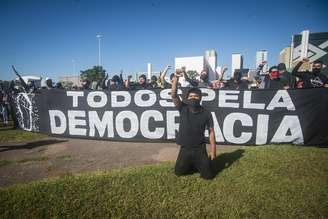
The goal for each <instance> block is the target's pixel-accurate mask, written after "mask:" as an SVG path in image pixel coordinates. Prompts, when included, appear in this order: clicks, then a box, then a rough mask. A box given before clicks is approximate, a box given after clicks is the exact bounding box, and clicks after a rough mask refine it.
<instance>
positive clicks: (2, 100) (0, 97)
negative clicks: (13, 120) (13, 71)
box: [0, 90, 8, 126]
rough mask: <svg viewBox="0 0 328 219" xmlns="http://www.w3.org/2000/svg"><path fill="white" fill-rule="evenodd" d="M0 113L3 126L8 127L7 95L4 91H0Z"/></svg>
mask: <svg viewBox="0 0 328 219" xmlns="http://www.w3.org/2000/svg"><path fill="white" fill-rule="evenodd" d="M0 113H1V118H2V122H3V126H7V125H8V95H7V94H6V92H5V91H4V90H1V91H0Z"/></svg>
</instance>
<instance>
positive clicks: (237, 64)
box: [231, 53, 243, 77]
mask: <svg viewBox="0 0 328 219" xmlns="http://www.w3.org/2000/svg"><path fill="white" fill-rule="evenodd" d="M231 58H232V60H231V77H233V73H234V72H235V69H241V68H242V67H243V66H242V60H241V59H242V58H241V54H239V53H236V54H232V57H231Z"/></svg>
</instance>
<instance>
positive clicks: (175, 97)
mask: <svg viewBox="0 0 328 219" xmlns="http://www.w3.org/2000/svg"><path fill="white" fill-rule="evenodd" d="M181 73H182V72H181V70H177V71H176V73H175V74H174V77H173V80H172V89H171V97H172V100H173V103H174V105H175V107H176V108H178V109H180V108H181V106H182V103H181V100H180V98H179V96H178V94H177V87H178V79H179V77H180V75H181Z"/></svg>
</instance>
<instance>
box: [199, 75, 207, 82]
mask: <svg viewBox="0 0 328 219" xmlns="http://www.w3.org/2000/svg"><path fill="white" fill-rule="evenodd" d="M207 78H208V75H205V74H204V75H201V76H200V79H202V80H203V81H207Z"/></svg>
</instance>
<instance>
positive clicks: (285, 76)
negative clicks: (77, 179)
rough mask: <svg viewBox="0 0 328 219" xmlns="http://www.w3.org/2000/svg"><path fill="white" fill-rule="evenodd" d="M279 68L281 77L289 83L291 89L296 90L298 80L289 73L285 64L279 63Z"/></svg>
mask: <svg viewBox="0 0 328 219" xmlns="http://www.w3.org/2000/svg"><path fill="white" fill-rule="evenodd" d="M277 68H278V71H279V77H280V78H281V79H283V80H285V81H286V82H287V84H288V87H289V88H294V87H295V83H296V78H295V76H293V75H292V74H291V73H290V72H288V71H287V68H286V65H285V63H279V64H278V66H277Z"/></svg>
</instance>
